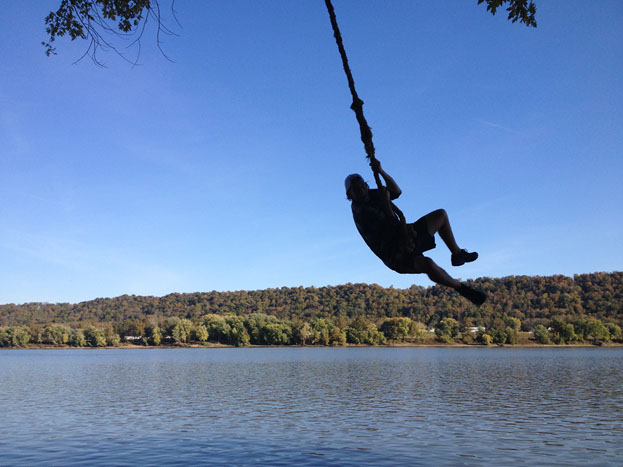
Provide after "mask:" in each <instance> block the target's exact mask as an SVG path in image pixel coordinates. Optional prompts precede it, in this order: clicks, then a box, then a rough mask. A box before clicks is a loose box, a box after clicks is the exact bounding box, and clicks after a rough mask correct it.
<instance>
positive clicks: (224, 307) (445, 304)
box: [0, 272, 623, 347]
mask: <svg viewBox="0 0 623 467" xmlns="http://www.w3.org/2000/svg"><path fill="white" fill-rule="evenodd" d="M468 283H470V284H471V285H473V286H475V287H478V288H480V289H481V290H484V291H485V292H486V293H487V295H488V296H489V300H488V301H487V302H486V303H485V304H484V305H483V306H481V307H475V306H473V305H471V304H470V303H469V302H467V301H466V300H463V299H462V298H461V297H460V296H458V294H456V293H455V292H454V291H452V290H450V289H446V288H443V287H438V286H433V287H428V288H424V287H418V286H413V287H411V288H409V289H394V288H392V287H389V288H384V287H380V286H378V285H375V284H372V285H368V284H346V285H341V286H330V287H318V288H316V287H308V288H303V287H291V288H287V287H282V288H279V289H267V290H258V291H236V292H206V293H189V294H170V295H167V296H164V297H146V296H129V295H124V296H121V297H116V298H107V299H104V298H99V299H96V300H91V301H87V302H82V303H77V304H69V303H57V304H50V303H26V304H22V305H15V304H7V305H0V347H27V346H28V347H32V346H37V347H38V346H72V347H119V346H124V345H141V346H188V345H231V346H248V345H386V344H390V345H391V344H423V345H426V344H428V345H432V344H446V345H451V344H468V345H472V344H473V345H489V344H498V345H501V344H505V345H518V344H519V345H527V344H559V345H568V344H604V343H610V342H615V343H617V342H619V343H620V342H623V333H622V331H621V328H622V326H623V273H622V272H612V273H593V274H581V275H575V276H574V277H572V278H571V277H567V276H547V277H529V276H511V277H505V278H499V279H491V278H481V279H477V280H475V281H468Z"/></svg>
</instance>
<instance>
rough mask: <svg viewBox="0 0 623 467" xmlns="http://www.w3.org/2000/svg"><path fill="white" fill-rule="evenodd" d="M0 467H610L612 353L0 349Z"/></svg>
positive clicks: (621, 425)
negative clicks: (85, 466) (583, 466)
mask: <svg viewBox="0 0 623 467" xmlns="http://www.w3.org/2000/svg"><path fill="white" fill-rule="evenodd" d="M0 420H1V422H0V465H22V464H23V465H33V464H41V463H43V464H55V465H59V464H62V465H70V464H94V463H95V464H107V465H111V464H119V465H129V464H152V465H153V464H189V463H206V464H212V465H218V464H235V465H254V464H255V465H266V464H270V465H275V464H293V463H296V464H299V465H300V464H311V465H319V464H321V465H326V464H334V465H338V464H339V465H361V464H375V465H376V464H391V465H396V464H403V465H404V464H408V465H432V464H434V465H448V464H452V465H456V464H461V465H481V464H484V463H493V464H494V465H502V464H503V465H509V464H522V465H523V464H534V463H536V464H540V465H543V464H547V465H568V464H589V465H608V464H609V465H616V464H618V465H621V463H622V462H623V349H622V348H609V349H599V348H594V349H593V348H586V349H507V348H503V349H500V348H491V349H486V348H473V349H472V348H469V349H465V348H342V349H340V348H337V349H330V348H317V349H314V348H265V349H179V350H173V349H159V350H156V349H145V350H143V349H138V350H4V351H0Z"/></svg>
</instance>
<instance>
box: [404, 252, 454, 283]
mask: <svg viewBox="0 0 623 467" xmlns="http://www.w3.org/2000/svg"><path fill="white" fill-rule="evenodd" d="M413 269H414V271H413V272H414V273H416V274H418V273H424V274H426V275H427V276H428V278H429V279H430V280H431V281H433V282H434V283H436V284H441V285H445V286H446V287H451V288H453V289H458V288H459V287H460V286H461V283H460V282H459V281H457V280H456V279H454V278H452V277H451V276H450V274H448V273H447V272H446V271H444V270H443V269H442V268H440V267H439V266H438V265H437V263H435V262H434V261H433V260H432V259H431V258H428V257H427V256H417V257H415V258H414V260H413Z"/></svg>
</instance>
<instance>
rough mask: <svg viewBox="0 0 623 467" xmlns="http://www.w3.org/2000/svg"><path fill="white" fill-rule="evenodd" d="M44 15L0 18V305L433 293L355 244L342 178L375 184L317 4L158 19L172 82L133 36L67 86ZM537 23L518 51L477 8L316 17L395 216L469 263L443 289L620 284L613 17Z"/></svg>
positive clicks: (506, 27) (352, 5)
mask: <svg viewBox="0 0 623 467" xmlns="http://www.w3.org/2000/svg"><path fill="white" fill-rule="evenodd" d="M58 3H59V0H50V1H37V2H8V1H7V2H3V7H2V15H1V16H0V46H1V47H2V56H1V57H2V59H1V60H0V141H1V142H2V144H1V146H0V200H1V201H0V221H1V222H0V303H23V302H30V301H48V302H79V301H84V300H90V299H93V298H96V297H114V296H118V295H122V294H136V295H157V296H160V295H165V294H168V293H171V292H196V291H201V292H208V291H212V290H218V291H230V290H241V289H245V290H254V289H264V288H274V287H282V286H288V287H291V286H304V287H307V286H324V285H338V284H345V283H348V282H351V283H357V282H365V283H377V284H380V285H382V286H390V285H393V286H394V287H397V288H407V287H410V286H411V285H412V284H416V285H422V286H429V285H431V282H430V281H429V280H428V279H427V278H426V277H425V276H422V275H417V276H406V275H399V274H396V273H394V272H392V271H390V270H388V269H387V268H386V267H385V266H384V265H383V264H382V262H381V261H380V260H379V259H377V258H376V257H375V256H374V255H373V254H372V253H371V252H370V251H369V250H368V248H367V247H366V245H365V244H364V242H363V240H362V239H361V237H360V236H359V234H358V233H357V231H356V229H355V226H354V223H353V220H352V216H351V212H350V203H349V202H348V201H347V200H346V198H345V194H344V188H343V180H344V177H345V176H346V175H347V174H349V173H352V172H360V173H362V174H363V175H364V176H365V177H366V178H367V179H368V180H369V181H370V182H371V184H373V178H372V174H371V172H370V170H369V167H368V166H367V164H366V160H365V154H364V151H363V146H362V144H361V141H360V139H359V129H358V126H357V124H356V121H355V116H354V114H353V113H352V111H351V110H350V109H349V105H350V103H351V97H350V94H349V92H348V88H347V84H346V78H345V76H344V74H343V70H342V68H341V63H340V59H339V55H338V52H337V47H336V45H335V42H334V39H333V36H332V31H331V27H330V23H329V18H328V14H327V12H326V9H325V6H324V2H323V1H322V0H306V1H292V0H266V1H258V0H253V1H252V0H247V1H243V0H235V1H232V0H213V1H209V2H199V1H182V0H177V1H176V3H175V7H176V11H177V14H178V20H179V22H180V24H181V27H180V26H177V25H176V24H175V22H174V21H173V20H172V18H171V16H170V15H168V14H167V13H165V20H166V21H167V24H168V25H169V26H170V27H171V29H173V30H174V31H175V32H176V33H177V34H178V37H164V38H163V44H162V47H163V49H164V51H165V52H166V54H167V55H168V56H169V57H170V58H171V59H172V60H173V62H171V61H168V60H167V59H165V58H164V57H163V56H162V55H161V54H160V52H159V51H158V50H157V48H156V47H155V43H154V36H153V35H152V34H151V32H150V31H147V33H146V34H145V36H144V38H143V41H142V52H141V56H140V58H139V63H140V66H135V67H132V66H130V65H128V64H127V63H126V62H124V61H122V60H120V59H118V58H117V57H116V56H115V55H114V54H111V53H108V54H101V55H100V59H101V60H102V61H103V62H104V63H105V64H106V65H107V67H106V68H100V67H97V66H95V65H94V64H93V63H92V62H91V61H90V59H88V58H86V59H84V60H82V61H80V62H78V63H77V64H73V63H74V62H75V61H76V60H77V59H78V58H79V57H80V56H81V55H82V53H83V52H84V50H85V48H86V46H87V44H86V42H84V41H75V42H73V43H72V42H69V40H66V39H59V40H58V41H57V47H58V55H57V56H55V57H50V58H48V57H46V56H45V54H44V49H43V47H42V46H41V44H40V42H41V41H42V40H44V39H45V38H46V37H45V32H44V24H43V18H44V17H45V15H46V14H47V13H48V12H49V11H50V10H52V9H55V7H56V6H57V5H58ZM161 3H162V5H163V7H164V9H165V10H166V9H167V8H168V5H169V3H168V1H167V0H161ZM536 4H537V21H538V28H537V29H533V28H527V27H525V26H524V25H520V24H519V23H516V24H512V23H511V22H509V21H507V20H506V15H505V14H504V12H503V11H502V12H499V13H498V14H497V15H496V16H495V17H494V16H492V15H490V14H489V13H487V12H486V9H485V7H484V5H480V6H477V1H476V0H471V1H466V0H452V1H445V2H438V1H434V0H427V1H424V0H419V1H411V0H402V1H383V2H382V1H369V0H356V1H355V0H334V6H335V9H336V13H337V15H338V20H339V22H340V27H341V29H342V34H343V35H344V40H345V45H346V48H347V52H348V54H349V59H350V63H351V67H352V70H353V73H354V75H355V80H356V83H357V89H358V92H359V95H360V96H361V98H362V99H363V100H364V101H365V106H364V110H365V112H366V117H367V119H368V122H369V123H370V125H371V126H372V128H373V131H374V142H375V145H376V148H377V156H378V158H379V160H381V162H382V163H383V166H384V168H385V169H386V170H387V171H388V172H389V173H390V174H391V175H393V176H394V178H395V179H396V181H397V182H398V184H399V185H400V187H401V188H402V190H403V195H402V196H401V198H400V199H399V200H398V203H397V204H398V206H399V207H400V208H401V209H402V211H403V212H404V213H405V215H406V217H407V219H408V220H410V221H415V220H416V219H417V218H419V217H420V216H422V215H424V214H426V213H427V212H429V211H431V210H434V209H437V208H441V207H443V208H445V209H446V210H447V211H448V213H449V215H450V220H451V223H452V226H453V228H454V230H455V234H456V237H457V240H458V242H459V244H460V245H461V246H462V247H464V248H467V249H469V250H476V251H478V252H479V253H480V258H479V259H478V261H476V262H475V263H472V264H469V265H465V266H462V267H461V268H453V267H452V266H451V265H450V254H449V252H448V251H447V249H446V248H445V247H444V246H443V244H442V243H441V241H438V247H437V249H436V250H433V251H432V252H431V257H432V258H433V259H435V260H436V261H437V262H438V263H439V264H440V265H441V266H442V267H444V268H446V269H447V270H448V272H450V273H451V274H453V275H454V276H455V277H459V278H462V279H468V278H477V277H483V276H487V277H504V276H509V275H524V274H525V275H541V276H542V275H552V274H564V275H573V274H576V273H590V272H597V271H614V270H621V268H622V266H623V242H622V240H623V183H622V180H623V157H622V156H623V27H621V26H622V25H623V2H621V1H619V0H603V1H599V2H592V1H591V2H589V1H582V0H564V1H563V0H555V1H553V0H547V1H545V0H536ZM122 48H123V50H126V49H125V45H122ZM127 53H128V55H129V56H131V57H132V56H133V54H135V53H136V51H135V49H127Z"/></svg>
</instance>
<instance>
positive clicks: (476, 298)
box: [456, 284, 487, 306]
mask: <svg viewBox="0 0 623 467" xmlns="http://www.w3.org/2000/svg"><path fill="white" fill-rule="evenodd" d="M456 291H457V292H458V293H460V294H461V295H462V296H463V297H465V298H466V299H468V300H469V301H470V302H472V303H473V304H474V305H478V306H480V305H482V304H483V303H484V302H486V301H487V295H486V294H485V293H483V292H481V291H480V290H476V289H472V288H471V287H469V286H467V285H465V284H461V286H460V287H459V288H458V289H456Z"/></svg>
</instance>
